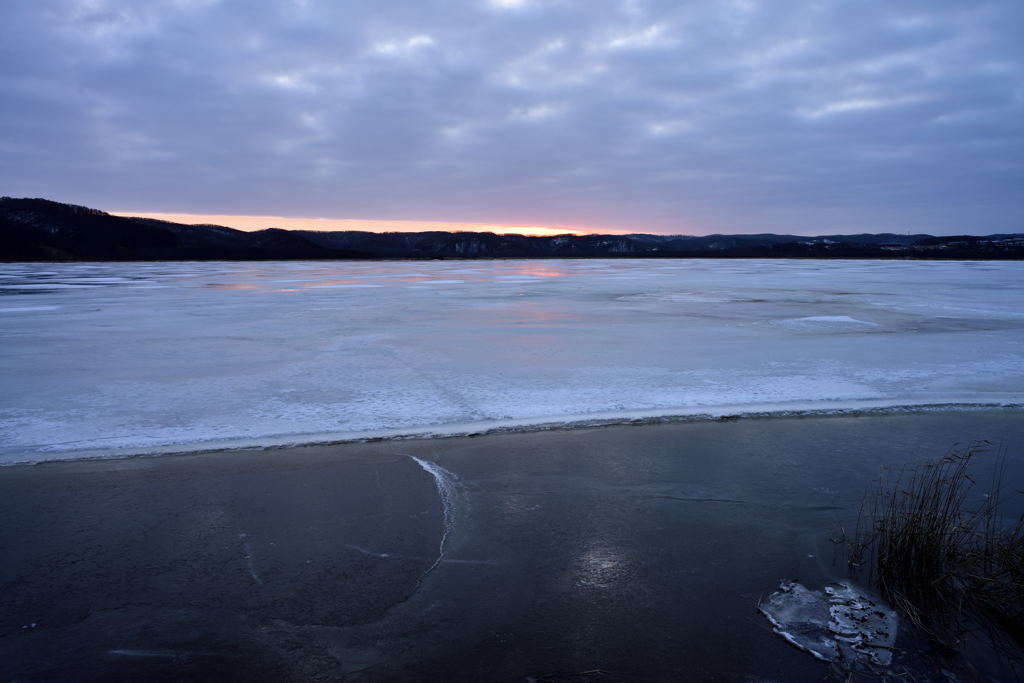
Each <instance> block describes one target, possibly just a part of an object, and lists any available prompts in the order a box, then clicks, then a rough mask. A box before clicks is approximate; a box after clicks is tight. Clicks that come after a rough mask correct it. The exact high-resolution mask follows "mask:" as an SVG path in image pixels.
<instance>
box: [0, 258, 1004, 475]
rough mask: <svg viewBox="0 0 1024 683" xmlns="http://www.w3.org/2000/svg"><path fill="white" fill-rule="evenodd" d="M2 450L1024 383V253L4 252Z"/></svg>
mask: <svg viewBox="0 0 1024 683" xmlns="http://www.w3.org/2000/svg"><path fill="white" fill-rule="evenodd" d="M0 295H2V298H0V363H2V369H0V376H2V379H3V386H4V391H3V392H2V394H0V463H12V462H26V461H37V460H45V459H57V458H66V457H78V456H82V455H92V454H109V453H120V452H123V453H132V452H141V451H146V450H148V451H165V450H166V451H176V450H187V449H192V448H205V447H216V446H222V445H250V444H273V443H294V442H307V441H318V440H329V439H340V438H352V437H355V436H361V435H395V434H409V433H416V432H436V433H453V432H460V431H466V430H473V429H483V428H489V427H494V426H502V425H515V424H530V423H545V422H567V421H577V420H586V419H609V418H616V417H626V416H656V415H687V414H699V413H710V414H713V415H722V414H731V413H740V412H751V411H761V410H808V409H830V408H861V407H880V406H903V405H919V404H928V403H992V404H1007V403H1020V402H1024V263H1020V262H934V261H926V262H902V261H792V260H791V261H768V260H738V261H733V260H729V261H710V260H672V261H655V260H622V261H620V260H614V261H612V260H597V261H589V260H588V261H571V260H564V261H562V260H559V261H515V260H511V261H462V262H373V263H361V262H329V263H323V262H270V263H233V262H232V263H224V262H218V263H192V262H190V263H89V264H52V263H49V264H18V263H15V264H10V263H8V264H0Z"/></svg>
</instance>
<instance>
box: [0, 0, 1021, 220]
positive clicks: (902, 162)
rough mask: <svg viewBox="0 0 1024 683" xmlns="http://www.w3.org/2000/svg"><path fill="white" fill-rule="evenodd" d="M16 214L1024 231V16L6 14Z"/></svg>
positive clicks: (4, 98) (337, 6) (429, 3)
mask: <svg viewBox="0 0 1024 683" xmlns="http://www.w3.org/2000/svg"><path fill="white" fill-rule="evenodd" d="M0 16H2V21H0V194H5V195H10V196H42V197H47V198H50V199H55V200H58V201H68V202H73V203H78V204H86V205H89V206H93V207H96V208H101V209H104V210H108V211H128V212H132V213H136V214H138V213H149V212H168V213H196V214H211V213H216V214H245V215H257V216H264V215H269V216H288V217H325V218H344V219H377V220H390V221H397V220H405V221H410V220H413V221H418V220H422V221H453V222H461V223H468V224H474V223H485V224H497V225H536V226H561V227H567V228H574V229H577V230H582V231H602V232H630V231H637V232H662V233H689V234H703V233H709V232H733V233H752V232H792V233H803V234H824V233H833V232H862V231H867V232H883V231H895V232H907V231H912V232H931V233H935V234H950V233H960V232H967V233H981V234H984V233H992V232H1017V231H1024V221H1022V217H1024V39H1022V36H1024V2H1021V1H1020V0H970V1H967V0H803V1H790V0H720V1H710V0H695V1H690V2H682V1H681V0H146V1H145V2H142V1H139V0H3V4H2V7H0Z"/></svg>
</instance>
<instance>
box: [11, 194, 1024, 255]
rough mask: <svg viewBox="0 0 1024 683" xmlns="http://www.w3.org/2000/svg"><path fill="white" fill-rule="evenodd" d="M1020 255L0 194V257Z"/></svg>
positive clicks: (970, 242)
mask: <svg viewBox="0 0 1024 683" xmlns="http://www.w3.org/2000/svg"><path fill="white" fill-rule="evenodd" d="M567 257H568V258H623V257H626V258H926V259H1024V234H1022V233H1017V234H1000V235H988V236H985V237H979V236H972V235H959V236H953V237H934V236H931V235H896V234H891V233H884V234H877V235H873V234H861V235H827V236H821V237H801V236H798V235H772V234H762V235H707V236H703V237H689V236H685V235H645V234H632V235H580V236H576V235H558V236H553V237H526V236H523V235H496V234H494V233H490V232H414V233H409V232H391V233H373V232H360V231H345V232H317V231H313V230H280V229H276V228H269V229H266V230H259V231H256V232H244V231H242V230H234V229H232V228H225V227H222V226H217V225H182V224H179V223H169V222H166V221H158V220H153V219H151V218H124V217H121V216H111V215H110V214H108V213H104V212H103V211H98V210H96V209H89V208H86V207H82V206H74V205H71V204H61V203H59V202H54V201H50V200H47V199H15V198H11V197H2V198H0V260H2V261H154V260H160V261H172V260H173V261H180V260H261V259H262V260H269V259H381V258H392V259H437V258H455V259H463V258H567Z"/></svg>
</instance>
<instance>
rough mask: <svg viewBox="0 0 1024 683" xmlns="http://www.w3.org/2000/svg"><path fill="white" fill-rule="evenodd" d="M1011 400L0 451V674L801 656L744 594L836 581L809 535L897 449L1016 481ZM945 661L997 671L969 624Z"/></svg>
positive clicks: (508, 672)
mask: <svg viewBox="0 0 1024 683" xmlns="http://www.w3.org/2000/svg"><path fill="white" fill-rule="evenodd" d="M1022 418H1024V413H1022V412H1021V411H1019V410H1018V411H1013V410H986V411H974V412H952V413H926V414H908V415H890V416H873V417H863V418H856V417H816V418H774V419H744V420H739V421H736V422H711V423H691V424H675V425H655V426H643V427H609V428H604V429H593V430H580V431H562V432H558V431H555V432H544V433H533V434H507V435H495V436H487V437H479V438H460V439H449V440H429V441H407V442H380V443H370V444H357V445H346V446H340V447H318V448H306V449H292V450H277V451H265V452H248V453H245V452H243V453H225V454H214V455H200V456H184V457H168V458H154V459H135V460H124V461H99V462H79V463H52V464H48V465H40V466H35V467H11V468H5V469H2V470H0V514H2V519H4V520H5V521H4V524H3V527H2V531H0V553H2V554H0V556H2V557H3V560H2V563H0V569H2V575H0V581H2V586H3V590H2V592H0V677H3V678H4V679H7V680H125V679H158V680H275V681H278V680H342V679H344V680H367V681H370V680H372V681H377V680H396V681H415V680H438V681H477V680H486V681H491V680H493V681H528V680H539V681H556V680H567V681H591V680H595V681H596V680H639V681H648V680H650V681H678V680H726V681H762V680H780V681H804V680H806V681H817V680H822V679H824V678H827V677H828V676H830V675H833V672H830V669H829V666H828V665H827V664H825V663H822V662H819V661H816V660H814V659H813V658H812V657H810V656H809V655H807V654H805V653H804V652H801V651H799V650H797V649H796V648H794V647H792V646H791V645H789V644H787V643H786V642H785V641H783V640H782V638H780V637H779V636H777V635H775V634H774V633H772V630H771V627H770V625H769V624H768V623H767V621H766V620H765V619H764V618H763V616H761V615H760V614H759V613H758V611H757V603H758V600H759V599H760V598H761V597H762V596H765V595H767V594H769V593H771V592H772V591H774V590H775V589H776V588H777V587H778V584H779V581H780V580H781V579H783V578H791V579H797V580H799V581H801V582H802V583H804V584H805V585H807V586H809V587H812V588H817V587H820V586H821V585H823V584H825V583H827V582H829V581H832V580H835V579H839V578H845V577H846V573H845V565H844V564H843V562H842V561H837V559H836V556H835V552H834V550H835V548H834V546H833V544H832V543H830V541H829V537H830V536H832V535H834V534H835V533H836V532H837V530H838V529H839V528H840V527H841V526H850V525H852V523H853V521H854V519H855V517H856V514H857V510H858V508H859V506H860V502H861V500H862V497H863V495H864V493H865V491H867V490H869V489H870V488H871V487H872V485H873V482H874V481H875V480H876V479H877V477H878V476H879V475H884V474H885V473H886V472H892V471H895V470H898V469H899V468H900V467H902V466H903V465H904V464H907V463H921V462H924V461H928V460H933V459H935V458H937V457H939V456H941V455H943V454H944V453H946V452H947V451H948V450H949V449H951V448H952V447H954V445H955V444H957V443H959V444H966V443H969V442H972V441H975V440H978V439H988V440H990V441H992V442H993V443H994V446H993V448H992V450H991V451H990V453H989V454H988V455H983V456H980V457H979V459H978V463H977V474H978V479H979V481H986V470H987V469H988V468H990V467H991V465H992V464H993V463H994V461H995V456H996V454H998V453H999V452H1002V453H1003V455H1004V456H1005V462H1006V463H1007V472H1006V478H1007V479H1006V481H1007V483H1008V484H1009V486H1008V487H1007V488H1008V489H1013V490H1016V489H1021V488H1024V486H1022V484H1024V419H1022ZM414 458H419V459H420V460H421V461H422V462H417V460H415V459H414ZM979 492H980V491H979ZM1013 495H1015V496H1016V497H1015V498H1012V499H1011V500H1010V501H1009V503H1010V505H1009V506H1008V507H1007V510H1006V511H1007V513H1008V514H1015V513H1018V512H1020V511H1021V505H1020V499H1021V498H1024V496H1019V495H1016V494H1013ZM32 624H35V626H34V627H33V626H32ZM894 659H895V663H894V665H893V667H892V668H891V669H890V670H889V671H890V674H891V675H894V676H895V675H897V674H899V675H901V676H903V675H905V674H908V673H909V674H911V675H913V676H914V677H915V679H916V680H946V679H945V678H944V676H943V675H942V674H940V673H939V672H938V671H937V669H936V667H935V664H934V662H933V660H930V659H928V657H927V656H926V654H925V653H924V652H923V650H922V642H921V641H920V640H919V639H917V638H915V637H912V636H911V635H910V632H909V631H907V632H905V633H903V634H902V635H901V638H900V640H898V641H897V653H896V656H895V658H894ZM946 667H947V669H948V670H949V671H951V672H955V673H956V675H957V676H958V678H959V680H1013V676H1014V675H1015V673H1016V674H1017V675H1019V673H1020V672H1019V671H1018V672H1015V671H1014V669H1013V667H1014V665H1013V663H1011V662H1006V661H1003V660H1001V659H1000V658H999V657H997V656H996V655H995V654H994V653H993V652H992V651H991V650H989V649H986V648H985V647H983V646H981V645H977V644H973V645H970V647H969V648H968V653H967V655H965V656H961V657H959V658H956V659H954V660H953V661H951V662H948V663H947V664H946Z"/></svg>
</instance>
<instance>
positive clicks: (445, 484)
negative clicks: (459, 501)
mask: <svg viewBox="0 0 1024 683" xmlns="http://www.w3.org/2000/svg"><path fill="white" fill-rule="evenodd" d="M409 457H410V458H412V459H413V460H415V461H416V464H417V465H419V466H420V467H421V468H423V470H424V471H425V472H426V473H427V474H429V475H430V476H431V477H433V478H434V484H435V485H436V486H437V493H438V496H440V498H441V514H442V518H443V521H442V528H441V543H440V546H439V547H438V551H437V559H436V560H434V563H433V564H432V565H430V567H428V568H427V571H425V572H423V575H422V576H420V581H422V580H423V579H424V578H426V576H427V575H428V574H430V572H432V571H434V569H436V568H437V566H438V565H439V564H441V561H442V560H444V551H445V547H446V546H447V544H448V537H449V535H451V532H452V529H453V528H454V526H455V493H456V490H457V488H458V485H459V484H458V481H459V478H458V477H456V476H455V475H454V474H452V473H451V472H449V471H448V470H446V469H445V468H443V467H441V466H440V465H438V464H436V463H432V462H430V461H429V460H423V459H421V458H417V457H416V456H415V455H410V456H409Z"/></svg>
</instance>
